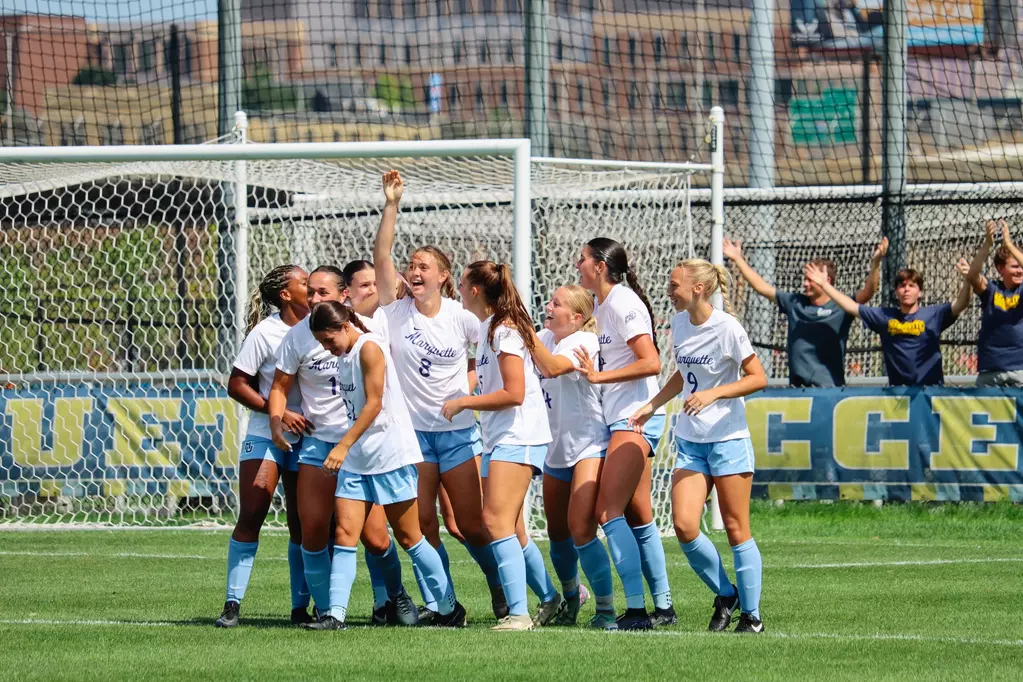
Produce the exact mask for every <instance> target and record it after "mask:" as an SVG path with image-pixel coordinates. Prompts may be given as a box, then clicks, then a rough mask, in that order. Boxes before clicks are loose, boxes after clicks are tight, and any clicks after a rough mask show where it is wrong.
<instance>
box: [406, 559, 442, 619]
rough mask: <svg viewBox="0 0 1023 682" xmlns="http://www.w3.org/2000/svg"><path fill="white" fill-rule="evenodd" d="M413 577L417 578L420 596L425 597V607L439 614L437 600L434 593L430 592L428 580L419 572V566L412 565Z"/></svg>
mask: <svg viewBox="0 0 1023 682" xmlns="http://www.w3.org/2000/svg"><path fill="white" fill-rule="evenodd" d="M412 575H414V576H415V577H416V585H418V586H419V594H421V595H423V606H425V607H426V608H428V609H429V610H431V611H433V612H434V613H437V600H436V599H434V598H433V592H431V591H430V586H429V585H427V584H426V578H425V577H424V576H423V572H422V571H420V570H419V566H416V565H415V564H412Z"/></svg>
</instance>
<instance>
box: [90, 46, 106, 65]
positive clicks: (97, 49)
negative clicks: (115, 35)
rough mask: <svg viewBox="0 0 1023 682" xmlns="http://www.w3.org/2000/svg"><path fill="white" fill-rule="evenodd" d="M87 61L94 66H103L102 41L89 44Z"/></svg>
mask: <svg viewBox="0 0 1023 682" xmlns="http://www.w3.org/2000/svg"><path fill="white" fill-rule="evenodd" d="M89 63H90V64H93V65H95V66H103V43H91V44H90V45H89Z"/></svg>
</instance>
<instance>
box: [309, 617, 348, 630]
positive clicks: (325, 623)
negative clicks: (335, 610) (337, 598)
mask: <svg viewBox="0 0 1023 682" xmlns="http://www.w3.org/2000/svg"><path fill="white" fill-rule="evenodd" d="M302 627H304V628H305V629H306V630H347V629H348V624H347V623H345V622H344V621H340V620H338V619H337V618H335V617H334V616H322V617H320V618H317V619H316V620H314V621H312V622H311V623H306V624H305V625H303V626H302Z"/></svg>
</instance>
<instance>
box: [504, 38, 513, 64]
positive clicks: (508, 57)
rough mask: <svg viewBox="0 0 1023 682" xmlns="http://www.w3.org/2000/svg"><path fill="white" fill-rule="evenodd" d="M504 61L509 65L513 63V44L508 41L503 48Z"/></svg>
mask: <svg viewBox="0 0 1023 682" xmlns="http://www.w3.org/2000/svg"><path fill="white" fill-rule="evenodd" d="M504 61H506V62H508V63H509V64H511V63H512V62H514V61H515V43H513V42H512V41H510V40H509V41H508V44H507V45H505V46H504Z"/></svg>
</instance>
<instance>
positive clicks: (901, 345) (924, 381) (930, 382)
mask: <svg viewBox="0 0 1023 682" xmlns="http://www.w3.org/2000/svg"><path fill="white" fill-rule="evenodd" d="M958 268H959V271H960V273H961V274H962V275H963V285H962V286H961V287H960V288H959V293H958V294H957V295H956V298H955V300H954V301H952V302H951V303H942V304H940V305H929V306H924V307H920V298H921V296H922V295H923V291H924V277H923V275H921V274H920V273H919V272H918V271H916V270H913V269H912V268H908V269H905V270H900V271H899V273H898V274H897V275H895V298H896V299H897V300H898V302H899V307H898V308H874V307H871V306H866V305H860V304H859V303H857V302H856V301H854V300H852V299H851V298H849V297H848V296H846V295H845V294H843V293H842V292H841V291H837V290H836V289H835V288H834V287H833V286H832V285H831V283H830V282H829V281H828V274H827V271H825V270H824V268H822V267H820V266H819V265H814V264H813V263H810V264H808V265H807V266H806V267H805V268H804V272H805V274H806V277H807V279H809V280H811V281H813V282H815V283H816V284H817V285H818V286H820V287H821V288H822V289H823V290H824V292H825V293H827V295H828V296H830V297H831V298H832V300H834V301H835V303H837V304H838V305H839V307H841V308H842V310H844V311H845V312H846V313H847V314H849V315H852V316H854V317H858V318H860V319H861V320H863V326H864V327H866V328H867V329H870V330H872V331H874V332H877V333H878V334H879V335H880V336H881V350H882V352H883V353H884V365H885V369H886V370H887V372H888V383H889V385H891V386H940V385H941V384H943V383H945V374H944V372H943V371H942V368H941V347H940V346H939V342H940V340H941V332H943V331H945V330H946V329H948V328H949V327H950V326H952V323H953V322H955V321H956V318H958V317H959V315H960V314H961V313H962V312H963V311H964V310H966V306H968V305H969V304H970V285H969V284H967V283H966V280H965V276H966V273H967V271H968V269H969V266H968V265H967V263H966V261H960V264H959V266H958Z"/></svg>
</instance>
